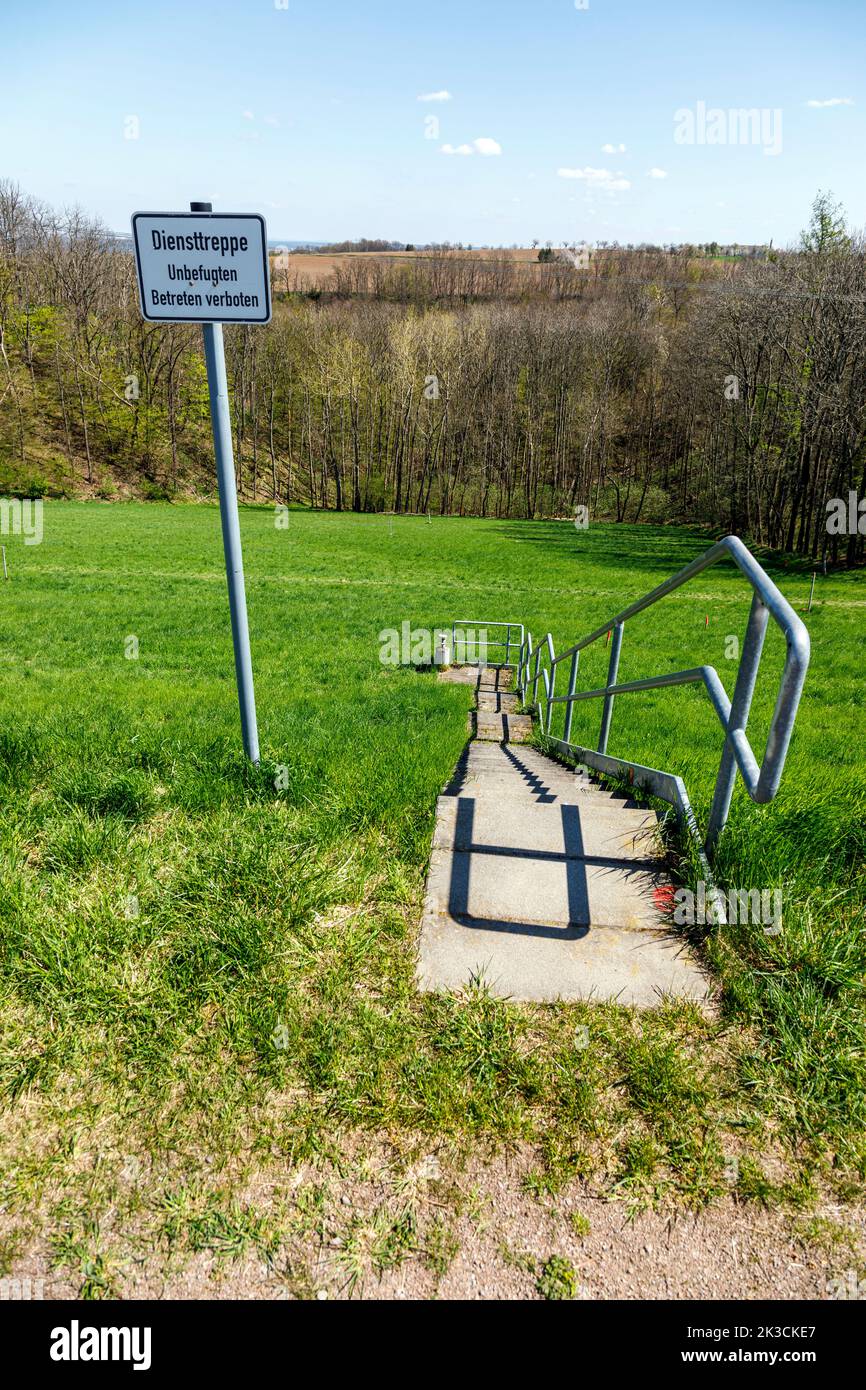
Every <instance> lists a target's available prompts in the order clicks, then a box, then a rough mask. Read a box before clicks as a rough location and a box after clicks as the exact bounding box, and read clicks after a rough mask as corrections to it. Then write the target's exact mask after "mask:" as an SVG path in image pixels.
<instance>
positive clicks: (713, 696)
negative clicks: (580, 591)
mask: <svg viewBox="0 0 866 1390" xmlns="http://www.w3.org/2000/svg"><path fill="white" fill-rule="evenodd" d="M726 558H730V559H732V560H733V561H734V563H735V564H736V565H737V567H738V568H739V570H740V572H741V573H742V574H743V575H745V577H746V579H747V580H748V581H749V583H750V585H751V587H752V590H753V595H752V607H751V611H750V613H749V621H748V625H747V627H746V636H745V640H744V642H743V652H742V656H741V659H740V665H739V669H738V671H737V679H736V684H735V687H734V695H733V699H732V700H729V699H728V696H727V694H726V692H725V689H724V686H723V685H722V682H721V680H720V678H719V675H718V672H717V671H716V669H715V667H713V666H698V667H693V668H691V669H690V670H684V671H674V672H670V673H667V674H665V675H663V676H650V677H647V678H645V679H643V680H637V681H627V682H624V683H618V682H617V673H618V670H619V659H620V653H621V651H622V639H623V632H624V628H625V623H626V622H627V620H628V619H629V618H632V617H634V616H635V615H636V614H638V613H642V612H643V611H644V609H646V608H650V607H651V606H652V605H653V604H654V603H658V602H659V600H660V599H663V598H666V597H667V595H668V594H671V593H673V592H674V591H675V590H676V589H679V588H681V587H682V586H683V585H684V584H687V583H688V582H689V580H691V579H694V578H695V576H696V575H698V574H701V573H702V572H703V571H704V570H706V569H709V568H710V566H711V565H715V564H718V563H719V561H720V560H723V559H726ZM771 617H772V618H773V619H774V620H775V621H776V623H778V625H779V627H780V628H781V629H782V631H783V633H784V634H785V640H786V644H787V654H786V658H785V667H784V670H783V672H782V678H781V681H780V684H779V693H778V696H777V698H776V705H775V709H774V711H773V718H772V722H771V724H770V731H769V734H768V736H767V744H766V748H765V750H764V758H763V762H762V763H761V764H759V763H758V761H757V758H756V757H755V754H754V752H753V750H752V747H751V744H750V743H749V740H748V738H747V736H746V726H747V723H748V719H749V712H750V709H751V704H752V697H753V695H754V690H755V682H756V680H757V675H758V668H759V666H760V662H761V653H762V650H763V646H764V638H765V637H766V633H767V626H768V623H769V619H770V618H771ZM608 634H612V640H611V652H610V660H609V664H608V675H607V682H606V684H605V685H604V686H602V687H600V688H598V689H595V690H582V691H578V690H577V675H578V666H579V659H580V653H581V651H583V650H584V648H585V647H588V646H590V645H591V644H592V643H593V642H597V641H598V640H599V639H600V638H601V637H607V636H608ZM545 651H546V652H547V666H546V667H545V666H542V665H541V661H542V657H543V654H544V653H545ZM809 655H810V642H809V633H808V631H807V629H806V627H805V625H804V624H803V623H802V622H801V620H800V619H799V618H798V617H797V614H796V613H795V612H794V610H793V608H792V607H791V605H790V604H789V603H788V600H787V599H786V598H785V597H784V595H783V594H782V593H781V592H780V591H779V589H778V588H777V587H776V585H775V584H774V583H773V581H772V580H771V579H770V577H769V575H768V574H767V573H766V572H765V571H764V570H763V569H762V568H761V566H760V565H759V564H758V561H757V560H756V559H755V557H754V555H752V553H751V551H749V550H748V548H747V547H746V546H745V545H744V544H743V542H742V541H741V540H740V539H739V537H738V536H726V537H725V538H724V540H721V541H718V542H717V544H716V545H714V546H711V547H710V549H709V550H707V551H706V552H705V553H704V554H703V555H700V556H698V558H697V559H696V560H693V561H692V563H691V564H689V565H686V567H685V568H684V569H682V570H680V571H679V573H678V574H675V575H673V576H672V577H671V578H670V579H667V580H665V582H664V583H663V584H659V585H658V587H657V588H655V589H653V590H652V591H651V592H650V593H648V594H646V595H645V596H644V597H643V598H641V599H638V600H637V601H636V602H635V603H633V604H631V605H630V606H629V607H628V608H625V609H623V611H622V612H621V613H618V614H617V615H616V617H613V618H611V619H610V620H609V621H608V622H606V623H604V624H603V625H602V626H601V627H598V628H596V629H595V631H594V632H590V633H589V634H588V635H587V636H586V637H582V638H581V639H580V641H579V642H575V643H574V645H573V646H571V647H569V648H568V650H567V651H564V652H562V653H560V655H559V656H556V654H555V652H554V647H553V639H552V637H551V635H550V633H548V634H547V636H546V637H545V638H544V641H543V642H541V644H540V645H539V646H537V647H533V643H532V634H531V633H529V632H527V634H526V637H525V639H524V642H523V645H522V647H521V653H520V664H519V667H518V678H517V685H518V689H519V692H520V697H521V700H523V701H524V702H525V701H526V694H527V690H528V688H529V686H530V685H531V686H532V700H531V703H532V705H533V706H535V707H536V708H537V707H538V686H539V682H540V683H541V686H542V689H543V692H544V700H545V718H544V725H543V727H544V731H545V733H546V734H547V735H548V736H549V735H550V729H551V717H552V713H553V706H554V705H555V704H564V705H565V710H566V714H565V729H564V736H563V738H562V739H553V740H552V743H553V744H554V746H555V747H557V748H558V750H559V751H561V752H564V753H566V754H568V755H571V756H575V757H578V758H579V759H580V760H582V761H589V762H590V763H591V765H594V766H596V767H598V768H599V769H600V770H602V771H607V772H610V771H630V773H631V775H632V777H633V778H634V777H635V775H636V774H640V777H639V780H641V781H642V782H643V783H644V784H645V785H647V786H648V787H649V788H650V790H653V791H654V792H655V793H656V794H657V795H659V796H661V797H663V798H664V799H665V800H668V801H672V802H673V803H674V804H676V805H677V806H678V809H679V810H680V811H681V812H682V813H683V814H684V815H685V816H686V818H687V819H689V820H690V825H691V827H692V829H695V827H694V818H693V817H692V816H691V808H690V805H689V802H688V796H687V794H686V792H685V788H684V786H683V784H682V780H681V779H680V778H679V777H676V776H675V775H674V774H671V773H665V772H662V771H660V770H658V769H654V768H644V767H641V765H640V764H638V763H632V762H629V761H627V760H626V759H622V758H615V759H611V758H609V757H608V756H607V744H608V738H609V735H610V725H611V719H612V717H613V705H614V699H615V697H616V696H617V695H629V694H633V693H635V692H636V691H642V690H655V689H661V688H664V687H666V686H672V685H686V684H690V683H702V684H703V686H704V688H705V690H706V692H707V694H708V695H709V697H710V701H711V703H712V705H713V708H714V709H715V711H716V714H717V716H718V718H719V722H720V723H721V725H722V728H723V729H724V731H725V742H724V746H723V749H722V755H721V760H720V763H719V771H718V775H717V778H716V786H715V792H714V794H713V802H712V806H711V808H710V816H709V822H708V825H707V834H706V840H705V845H704V848H705V850H706V852H707V853H708V854H709V853H711V852H712V851H713V849H714V848H715V846H716V844H717V842H718V838H719V835H720V834H721V832H722V830H723V828H724V826H725V822H726V821H727V818H728V812H729V811H730V806H731V798H732V796H733V791H734V783H735V781H736V776H737V771H738V770H739V772H740V774H741V776H742V778H743V782H744V784H745V787H746V790H747V791H748V793H749V796H750V797H751V798H752V800H753V801H756V802H759V803H765V802H768V801H772V799H773V797H774V796H775V795H776V792H777V791H778V789H779V783H780V781H781V778H782V772H783V770H784V766H785V759H786V757H787V752H788V745H789V743H790V741H791V734H792V732H793V729H794V722H795V719H796V715H797V707H798V705H799V703H800V696H801V694H802V690H803V683H804V681H805V679H806V671H807V669H808V666H809ZM533 658H534V661H533ZM564 661H570V663H571V664H570V668H569V681H568V693H567V694H565V695H557V694H556V670H557V667H558V666H559V665H561V663H562V662H564ZM599 699H600V700H603V701H604V705H603V709H602V717H601V729H600V732H599V742H598V749H597V750H596V752H595V754H592V753H591V752H590V751H589V750H587V749H584V748H579V747H577V746H575V745H574V744H572V743H571V723H572V713H573V708H574V705H575V704H576V703H577V702H578V701H579V700H599Z"/></svg>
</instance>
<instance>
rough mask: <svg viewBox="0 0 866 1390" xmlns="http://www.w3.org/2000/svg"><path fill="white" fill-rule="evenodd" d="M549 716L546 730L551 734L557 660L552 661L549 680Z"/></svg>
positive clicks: (545, 724) (545, 725)
mask: <svg viewBox="0 0 866 1390" xmlns="http://www.w3.org/2000/svg"><path fill="white" fill-rule="evenodd" d="M546 693H547V717H546V719H545V721H544V732H545V733H546V734H548V735H549V734H550V724H551V720H552V717H553V697H554V695H555V694H556V662H554V661H551V663H550V675H549V677H548V680H547V692H546Z"/></svg>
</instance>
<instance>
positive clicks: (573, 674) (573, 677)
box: [562, 652, 580, 743]
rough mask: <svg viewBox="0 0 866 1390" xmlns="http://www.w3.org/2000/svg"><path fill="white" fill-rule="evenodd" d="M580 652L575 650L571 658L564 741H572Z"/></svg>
mask: <svg viewBox="0 0 866 1390" xmlns="http://www.w3.org/2000/svg"><path fill="white" fill-rule="evenodd" d="M579 656H580V652H574V653H573V654H572V658H571V670H570V672H569V676H568V703H567V704H566V706H565V728H564V730H563V733H562V740H563V742H564V743H571V717H572V715H573V713H574V705H573V703H572V696H573V695H574V692H575V690H576V689H577V663H578V658H579Z"/></svg>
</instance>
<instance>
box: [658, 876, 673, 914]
mask: <svg viewBox="0 0 866 1390" xmlns="http://www.w3.org/2000/svg"><path fill="white" fill-rule="evenodd" d="M674 892H675V890H674V885H673V884H672V883H661V884H659V886H658V888H656V889H655V891H654V893H653V897H654V898H655V904H656V907H657V908H658V910H659V912H670V911H671V909H672V908H673V905H674Z"/></svg>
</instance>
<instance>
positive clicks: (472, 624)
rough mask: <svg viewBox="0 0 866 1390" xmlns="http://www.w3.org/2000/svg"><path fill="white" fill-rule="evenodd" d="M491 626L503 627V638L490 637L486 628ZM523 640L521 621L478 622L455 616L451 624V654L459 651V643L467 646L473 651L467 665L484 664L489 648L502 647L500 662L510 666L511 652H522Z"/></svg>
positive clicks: (524, 636)
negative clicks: (472, 659)
mask: <svg viewBox="0 0 866 1390" xmlns="http://www.w3.org/2000/svg"><path fill="white" fill-rule="evenodd" d="M491 627H504V628H505V636H504V638H503V637H490V636H489V635H488V629H489V628H491ZM458 632H459V633H461V634H464V635H463V637H462V638H460V637H458ZM512 633H513V634H514V635H513V636H512ZM466 634H471V635H469V636H468V640H467V636H466ZM525 640H526V629H525V628H524V626H523V623H507V622H480V621H478V620H476V621H470V620H468V619H465V618H455V619H454V621H453V622H452V624H451V654H452V656H453V654H454V653H459V650H460V647H461V645H462V646H463V647H464V648H465V647H467V646H468V647H469V648H470V649H471V650H472V652H473V655H474V657H475V661H474V662H467V663H466V664H467V665H472V664H475V665H481V666H484V665H486V664H487V654H488V650H489V648H490V647H502V648H503V649H504V650H503V659H502V663H501V664H502V665H503V666H510V665H511V654H512V652H513V653H514V654H515V656H516V655H518V654H522V652H523V647H524V644H525Z"/></svg>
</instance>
